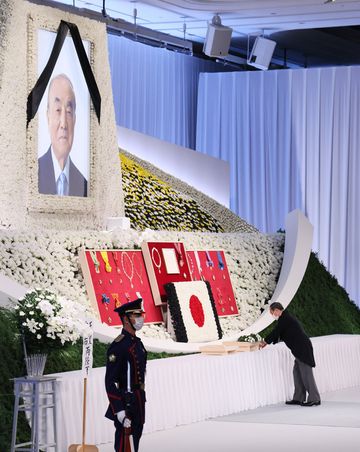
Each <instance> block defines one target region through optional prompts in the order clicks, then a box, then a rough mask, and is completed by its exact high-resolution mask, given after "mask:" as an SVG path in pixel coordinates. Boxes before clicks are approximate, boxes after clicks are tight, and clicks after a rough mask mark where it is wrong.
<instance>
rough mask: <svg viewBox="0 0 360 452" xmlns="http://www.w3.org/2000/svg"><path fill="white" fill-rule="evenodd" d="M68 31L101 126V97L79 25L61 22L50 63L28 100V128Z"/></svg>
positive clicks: (47, 64)
mask: <svg viewBox="0 0 360 452" xmlns="http://www.w3.org/2000/svg"><path fill="white" fill-rule="evenodd" d="M68 31H70V35H71V37H72V40H73V43H74V46H75V49H76V53H77V56H78V58H79V61H80V65H81V69H82V71H83V74H84V77H85V80H86V84H87V87H88V89H89V92H90V97H91V100H92V103H93V105H94V110H95V113H96V116H97V119H98V121H99V124H100V111H101V96H100V91H99V88H98V86H97V84H96V81H95V77H94V74H93V72H92V70H91V66H90V63H89V60H88V57H87V55H86V51H85V48H84V45H83V43H82V40H81V36H80V32H79V29H78V27H77V25H75V24H73V23H71V22H65V21H64V20H61V21H60V25H59V28H58V30H57V35H56V39H55V42H54V46H53V48H52V51H51V54H50V57H49V60H48V62H47V63H46V66H45V68H44V70H43V71H42V73H41V75H40V77H39V78H38V80H37V82H36V83H35V86H34V88H33V89H32V90H31V92H30V94H29V95H28V98H27V124H26V127H28V125H29V123H30V121H31V120H32V119H33V118H34V116H35V115H36V112H37V111H38V108H39V105H40V102H41V99H42V97H43V95H44V92H45V90H46V87H47V85H48V83H49V80H50V77H51V74H52V72H53V70H54V67H55V64H56V62H57V59H58V57H59V54H60V51H61V49H62V46H63V44H64V41H65V38H66V36H67V34H68Z"/></svg>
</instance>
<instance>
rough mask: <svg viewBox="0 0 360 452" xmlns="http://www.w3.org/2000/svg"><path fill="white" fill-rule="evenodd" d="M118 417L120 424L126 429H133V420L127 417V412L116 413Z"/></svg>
mask: <svg viewBox="0 0 360 452" xmlns="http://www.w3.org/2000/svg"><path fill="white" fill-rule="evenodd" d="M116 416H117V418H118V421H119V422H120V424H122V425H123V426H124V427H125V428H130V427H131V420H130V419H129V418H127V417H126V415H125V410H123V411H119V412H118V413H116Z"/></svg>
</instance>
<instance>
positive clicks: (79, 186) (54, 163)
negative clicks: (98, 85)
mask: <svg viewBox="0 0 360 452" xmlns="http://www.w3.org/2000/svg"><path fill="white" fill-rule="evenodd" d="M47 120H48V126H49V133H50V138H51V145H50V147H49V149H48V151H47V152H46V154H44V155H43V156H42V157H40V158H39V159H38V184H39V193H43V194H50V195H59V196H87V180H86V179H85V178H84V176H83V175H82V174H81V172H80V171H79V170H78V169H77V168H76V166H75V165H74V163H73V162H72V161H71V158H70V155H69V154H70V151H71V147H72V144H73V141H74V129H75V121H76V99H75V93H74V89H73V86H72V83H71V81H70V79H69V78H68V77H67V76H66V75H65V74H60V75H57V76H56V77H54V78H53V79H52V80H51V82H50V86H49V94H48V104H47Z"/></svg>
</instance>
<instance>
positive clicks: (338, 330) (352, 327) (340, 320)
mask: <svg viewBox="0 0 360 452" xmlns="http://www.w3.org/2000/svg"><path fill="white" fill-rule="evenodd" d="M288 310H289V312H290V313H292V314H294V315H295V316H296V317H297V318H298V319H299V320H300V322H301V323H302V325H303V327H304V329H305V331H306V333H307V334H308V335H309V336H311V337H314V336H325V335H328V334H360V309H359V308H358V307H357V306H356V305H355V304H354V303H353V302H352V301H351V300H350V299H349V296H348V294H347V293H346V291H345V290H344V289H343V288H342V287H341V286H340V285H339V284H338V282H337V280H336V278H335V277H334V276H332V275H330V273H329V272H328V271H327V270H326V268H325V267H324V265H323V264H322V263H321V262H320V261H319V260H318V258H317V256H316V255H315V254H314V253H311V256H310V259H309V263H308V266H307V269H306V272H305V275H304V278H303V280H302V282H301V285H300V287H299V289H298V291H297V293H296V295H295V297H294V299H293V300H292V302H291V303H290V305H289V308H288ZM272 328H273V325H270V326H269V327H268V328H266V329H265V330H264V331H262V332H260V334H261V336H263V337H265V336H266V335H267V334H268V333H269V332H270V331H271V330H272Z"/></svg>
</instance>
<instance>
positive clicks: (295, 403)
mask: <svg viewBox="0 0 360 452" xmlns="http://www.w3.org/2000/svg"><path fill="white" fill-rule="evenodd" d="M285 403H286V405H302V404H303V403H304V402H300V401H299V400H287V401H286V402H285Z"/></svg>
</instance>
